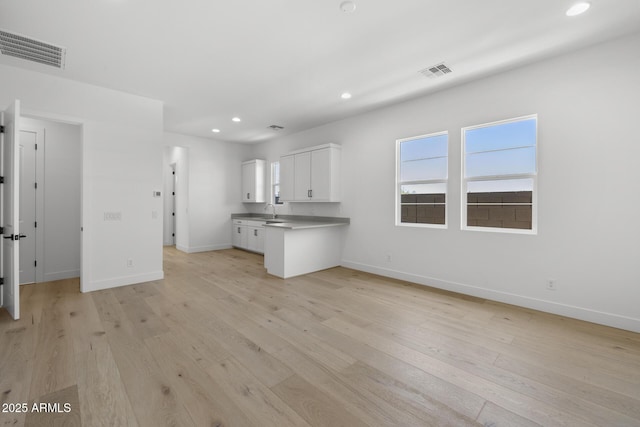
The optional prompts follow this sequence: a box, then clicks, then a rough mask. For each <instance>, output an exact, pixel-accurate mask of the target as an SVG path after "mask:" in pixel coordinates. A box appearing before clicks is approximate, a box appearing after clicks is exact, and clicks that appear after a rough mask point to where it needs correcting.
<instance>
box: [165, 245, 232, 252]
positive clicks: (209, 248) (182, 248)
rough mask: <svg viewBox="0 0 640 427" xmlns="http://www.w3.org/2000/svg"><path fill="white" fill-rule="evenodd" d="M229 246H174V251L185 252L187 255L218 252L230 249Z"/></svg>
mask: <svg viewBox="0 0 640 427" xmlns="http://www.w3.org/2000/svg"><path fill="white" fill-rule="evenodd" d="M231 247H232V246H231V245H230V244H222V245H206V246H182V245H176V249H178V250H179V251H182V252H186V253H188V254H194V253H196V252H208V251H219V250H221V249H231Z"/></svg>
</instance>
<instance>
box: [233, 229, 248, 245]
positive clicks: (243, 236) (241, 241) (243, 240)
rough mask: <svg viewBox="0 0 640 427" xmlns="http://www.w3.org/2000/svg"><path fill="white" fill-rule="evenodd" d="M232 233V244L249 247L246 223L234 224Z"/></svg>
mask: <svg viewBox="0 0 640 427" xmlns="http://www.w3.org/2000/svg"><path fill="white" fill-rule="evenodd" d="M231 233H232V236H231V244H232V245H233V246H235V247H237V248H243V249H247V246H248V241H247V227H245V226H244V225H238V224H233V228H232V229H231Z"/></svg>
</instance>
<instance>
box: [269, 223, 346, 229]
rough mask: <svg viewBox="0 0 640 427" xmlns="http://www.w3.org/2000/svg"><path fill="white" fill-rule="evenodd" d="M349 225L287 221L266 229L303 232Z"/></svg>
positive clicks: (273, 224)
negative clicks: (305, 229)
mask: <svg viewBox="0 0 640 427" xmlns="http://www.w3.org/2000/svg"><path fill="white" fill-rule="evenodd" d="M341 225H349V223H348V222H321V221H287V222H278V223H272V224H265V225H264V226H265V227H273V228H284V229H286V230H301V229H303V228H321V227H337V226H341Z"/></svg>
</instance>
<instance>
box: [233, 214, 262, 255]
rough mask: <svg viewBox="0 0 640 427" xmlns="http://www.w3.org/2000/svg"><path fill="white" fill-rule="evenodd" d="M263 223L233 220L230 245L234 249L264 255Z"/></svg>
mask: <svg viewBox="0 0 640 427" xmlns="http://www.w3.org/2000/svg"><path fill="white" fill-rule="evenodd" d="M264 223H265V222H264V221H250V220H242V219H234V220H233V224H232V229H231V234H232V237H231V244H232V245H233V246H235V247H236V248H240V249H246V250H248V251H252V252H258V253H260V254H263V253H264V228H263V227H262V226H263V225H264Z"/></svg>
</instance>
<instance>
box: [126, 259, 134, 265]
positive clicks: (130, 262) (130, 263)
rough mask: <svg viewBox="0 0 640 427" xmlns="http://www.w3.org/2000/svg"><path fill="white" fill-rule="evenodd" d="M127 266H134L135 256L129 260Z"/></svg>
mask: <svg viewBox="0 0 640 427" xmlns="http://www.w3.org/2000/svg"><path fill="white" fill-rule="evenodd" d="M127 267H133V258H129V259H128V260H127Z"/></svg>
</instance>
